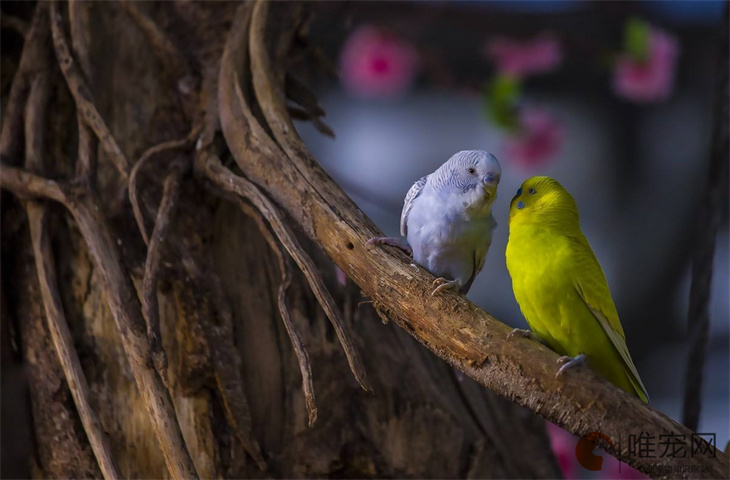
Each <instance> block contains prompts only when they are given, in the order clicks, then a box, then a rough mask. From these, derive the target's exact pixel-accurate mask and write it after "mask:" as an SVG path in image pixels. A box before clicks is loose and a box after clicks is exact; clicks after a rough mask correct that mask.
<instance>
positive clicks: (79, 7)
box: [68, 0, 98, 189]
mask: <svg viewBox="0 0 730 480" xmlns="http://www.w3.org/2000/svg"><path fill="white" fill-rule="evenodd" d="M92 6H93V3H92V2H85V1H79V0H71V1H70V2H69V4H68V13H69V16H68V17H69V24H70V25H71V45H72V46H73V49H74V51H75V53H76V56H77V57H78V59H79V65H80V66H81V71H82V73H83V75H84V76H85V77H86V78H87V79H90V78H91V74H92V71H91V60H90V58H89V49H90V45H91V29H90V23H91V19H90V9H91V7H92ZM76 125H77V127H78V132H79V147H78V160H77V161H76V178H77V179H78V180H80V181H83V182H86V183H88V185H89V188H93V189H95V188H96V168H97V144H98V140H97V138H96V137H95V136H94V134H93V132H92V131H91V129H90V128H89V126H88V125H86V122H85V121H84V116H83V114H82V113H81V110H78V111H77V112H76Z"/></svg>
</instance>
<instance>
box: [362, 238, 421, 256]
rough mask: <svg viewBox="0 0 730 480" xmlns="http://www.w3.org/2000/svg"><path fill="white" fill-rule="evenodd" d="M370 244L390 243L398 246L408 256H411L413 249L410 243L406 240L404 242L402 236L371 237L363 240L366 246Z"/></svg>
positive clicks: (392, 245)
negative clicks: (365, 240)
mask: <svg viewBox="0 0 730 480" xmlns="http://www.w3.org/2000/svg"><path fill="white" fill-rule="evenodd" d="M371 245H390V246H391V247H395V248H399V249H400V250H402V251H403V252H404V253H405V254H406V255H408V256H409V257H412V256H413V249H412V248H411V246H410V245H408V242H406V241H405V240H403V239H402V238H394V237H373V238H371V239H370V240H368V241H367V242H365V246H366V247H369V246H371Z"/></svg>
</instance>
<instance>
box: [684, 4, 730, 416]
mask: <svg viewBox="0 0 730 480" xmlns="http://www.w3.org/2000/svg"><path fill="white" fill-rule="evenodd" d="M725 16H726V17H727V4H726V5H725ZM722 30H723V34H722V35H721V42H720V47H719V49H718V53H719V55H718V62H717V70H716V81H715V112H714V130H713V133H712V151H711V154H710V155H711V157H710V172H709V176H708V178H707V188H705V189H704V192H705V198H704V199H703V204H702V207H701V208H700V210H699V214H698V219H697V226H696V228H697V229H696V231H695V242H696V245H695V249H694V252H693V259H692V283H691V285H690V290H689V309H688V311H687V321H688V334H689V335H688V337H689V357H688V359H687V372H686V377H685V379H686V380H685V392H684V407H683V411H682V419H683V422H684V424H685V425H686V426H687V428H689V429H690V430H696V429H697V425H698V423H699V420H700V409H701V406H702V403H701V400H702V395H701V394H702V377H703V369H704V364H705V350H706V349H707V335H708V332H709V329H710V313H709V311H708V309H709V306H710V293H711V291H712V266H713V262H714V258H715V240H716V237H717V232H718V230H719V229H720V225H721V223H722V219H723V213H724V209H725V206H724V205H723V204H726V203H727V194H728V149H729V147H728V101H730V100H729V99H728V54H729V53H728V26H727V25H724V26H723V28H722Z"/></svg>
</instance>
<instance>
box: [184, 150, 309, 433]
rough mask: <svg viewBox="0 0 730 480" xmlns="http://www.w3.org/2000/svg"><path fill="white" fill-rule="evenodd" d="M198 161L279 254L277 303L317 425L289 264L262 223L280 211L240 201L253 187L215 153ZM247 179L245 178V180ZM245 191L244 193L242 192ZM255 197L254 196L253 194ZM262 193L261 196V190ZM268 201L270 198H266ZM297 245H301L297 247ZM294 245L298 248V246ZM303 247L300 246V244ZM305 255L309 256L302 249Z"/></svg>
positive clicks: (205, 154)
mask: <svg viewBox="0 0 730 480" xmlns="http://www.w3.org/2000/svg"><path fill="white" fill-rule="evenodd" d="M196 164H197V166H198V170H199V171H200V172H202V173H204V174H205V176H206V178H208V179H209V180H211V181H212V182H213V184H214V185H215V186H216V187H217V188H218V189H220V190H222V191H223V192H225V193H228V194H229V195H231V196H232V197H233V198H234V200H235V202H236V204H237V205H238V207H239V208H240V209H241V210H242V211H243V212H244V213H246V214H247V215H248V216H250V217H251V218H253V219H254V220H255V221H256V223H257V224H258V226H259V230H260V231H261V233H262V234H263V235H264V238H266V241H267V242H268V243H269V246H270V247H271V249H272V250H273V251H274V253H275V254H276V255H277V258H278V259H279V268H280V270H281V285H280V286H279V294H278V297H277V303H278V307H279V313H280V314H281V320H282V322H284V327H285V328H286V333H287V334H288V335H289V340H291V343H292V347H293V348H294V353H295V354H296V357H297V361H298V362H299V371H300V372H301V374H302V391H303V392H304V401H305V404H306V406H307V414H308V419H309V426H310V427H311V426H312V425H314V423H315V422H316V421H317V404H316V402H315V397H314V383H313V381H312V365H311V362H310V361H309V354H308V353H307V350H306V349H305V348H304V343H303V342H302V337H301V336H300V335H299V332H298V331H297V328H296V326H295V325H294V323H293V322H292V320H291V316H290V315H289V310H288V309H287V307H286V290H287V288H288V287H289V284H290V283H291V275H290V272H289V267H288V265H287V262H286V259H285V257H284V255H283V253H282V251H281V245H280V244H279V243H277V242H276V240H274V237H273V236H272V235H271V232H270V231H269V229H268V228H267V227H266V225H264V224H263V221H262V220H261V215H262V214H263V215H265V216H266V217H267V218H269V217H272V216H275V217H278V216H280V215H281V214H280V213H279V212H278V211H276V210H275V209H274V208H275V207H273V205H270V204H269V202H268V201H264V202H261V201H259V202H257V203H258V204H263V205H260V206H259V207H263V208H264V209H266V212H265V213H259V212H263V210H261V209H260V210H258V211H257V210H254V209H253V208H251V207H250V206H249V205H247V204H246V203H245V202H244V201H243V200H241V196H243V197H244V198H247V199H249V200H250V198H251V192H250V191H249V190H250V189H243V188H240V186H239V187H238V188H237V187H236V184H238V183H239V182H240V181H241V180H243V179H241V178H240V177H237V176H236V175H234V174H233V172H231V171H230V170H228V169H226V168H225V167H224V166H223V164H222V163H221V161H220V160H219V159H218V158H217V157H216V156H214V155H213V154H211V153H208V152H207V151H205V150H201V151H199V152H198V156H197V160H196ZM243 181H244V182H245V180H243ZM251 189H256V187H255V186H253V185H251ZM243 192H245V193H243ZM254 196H255V195H254ZM259 196H262V195H261V194H260V193H259ZM267 200H268V199H267ZM296 247H298V245H297V246H296ZM296 247H295V248H296ZM299 248H301V247H299ZM302 254H303V255H306V254H304V253H303V252H302Z"/></svg>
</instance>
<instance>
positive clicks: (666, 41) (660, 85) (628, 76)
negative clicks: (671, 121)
mask: <svg viewBox="0 0 730 480" xmlns="http://www.w3.org/2000/svg"><path fill="white" fill-rule="evenodd" d="M678 53H679V47H678V45H677V39H676V38H674V37H673V36H672V35H669V34H668V33H666V32H663V31H661V30H658V29H656V28H651V30H650V33H649V49H648V55H647V58H646V59H644V60H639V59H636V58H634V57H632V56H631V55H630V54H628V53H624V54H622V55H621V56H620V57H619V60H618V63H617V64H616V69H615V70H614V72H613V89H614V91H615V92H616V94H617V95H619V96H621V97H624V98H626V99H627V100H631V101H633V102H637V103H650V102H660V101H662V100H665V99H666V98H667V97H669V95H670V94H671V93H672V88H673V87H674V73H675V69H676V68H675V67H676V63H677V55H678Z"/></svg>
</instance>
